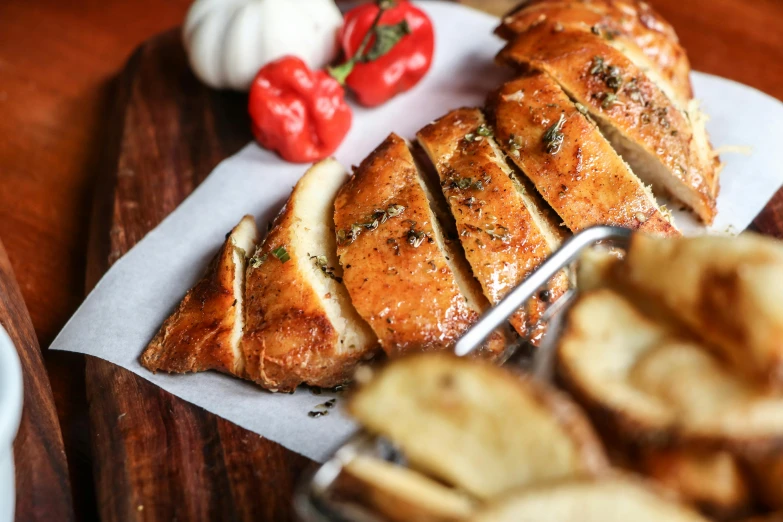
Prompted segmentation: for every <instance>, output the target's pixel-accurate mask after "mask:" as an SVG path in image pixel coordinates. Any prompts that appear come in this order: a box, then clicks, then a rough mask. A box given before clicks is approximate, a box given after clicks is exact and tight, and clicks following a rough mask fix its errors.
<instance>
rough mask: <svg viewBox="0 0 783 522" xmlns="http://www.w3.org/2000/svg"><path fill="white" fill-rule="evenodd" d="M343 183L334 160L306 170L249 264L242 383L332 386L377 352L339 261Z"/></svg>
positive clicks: (282, 386) (343, 176)
mask: <svg viewBox="0 0 783 522" xmlns="http://www.w3.org/2000/svg"><path fill="white" fill-rule="evenodd" d="M347 179H348V173H347V172H346V171H345V169H344V168H343V167H342V166H340V164H339V163H337V162H336V161H335V160H333V159H327V160H324V161H321V162H320V163H317V164H316V165H314V166H313V167H312V168H310V169H309V170H308V171H307V172H306V173H305V175H304V176H303V177H302V178H301V179H300V180H299V182H298V183H297V184H296V187H294V190H293V192H292V193H291V196H290V198H289V199H288V202H287V203H286V205H285V207H284V208H283V210H282V211H281V213H280V214H279V215H278V217H277V218H276V219H275V221H274V223H273V224H272V229H271V230H270V232H269V234H268V235H267V237H266V239H265V240H264V242H263V244H262V245H261V246H260V247H259V248H258V250H257V251H256V253H255V255H254V256H253V258H251V259H250V261H249V263H248V270H247V278H246V288H245V302H246V313H247V315H246V330H245V337H244V339H243V341H242V350H243V352H244V355H245V360H246V365H245V377H246V378H248V379H251V380H253V381H255V382H256V383H258V384H260V385H261V386H263V387H264V388H267V389H269V390H273V391H292V390H293V389H295V388H296V387H297V386H298V385H299V384H302V383H307V384H310V385H313V386H322V387H332V386H335V385H337V384H340V383H342V382H345V381H347V380H350V378H351V376H352V375H353V370H354V367H355V365H356V364H357V363H358V362H360V361H362V360H364V359H367V358H368V357H371V356H372V355H373V354H374V353H375V352H376V350H377V348H378V341H377V338H376V337H375V334H373V332H372V330H371V329H370V327H369V325H367V323H365V322H364V320H363V319H362V318H361V317H360V316H359V314H358V313H357V312H356V309H355V308H354V307H353V305H352V304H351V300H350V298H349V296H348V291H347V290H346V288H345V286H344V285H343V284H342V271H341V269H340V266H339V263H338V261H337V246H336V244H335V230H334V221H333V209H334V199H335V196H336V194H337V191H338V189H339V188H340V186H341V185H342V184H343V183H345V181H347Z"/></svg>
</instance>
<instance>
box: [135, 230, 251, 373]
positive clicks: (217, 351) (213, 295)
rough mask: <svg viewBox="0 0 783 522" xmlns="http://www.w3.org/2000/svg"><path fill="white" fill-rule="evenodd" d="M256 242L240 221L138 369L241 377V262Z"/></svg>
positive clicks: (243, 273)
mask: <svg viewBox="0 0 783 522" xmlns="http://www.w3.org/2000/svg"><path fill="white" fill-rule="evenodd" d="M256 241H257V232H256V223H255V221H254V220H253V217H252V216H245V217H243V218H242V221H240V222H239V224H238V225H237V226H236V227H234V229H233V230H232V231H231V232H230V233H229V234H228V236H226V241H225V242H224V243H223V246H222V247H221V248H220V251H219V252H218V253H217V255H216V256H215V257H214V258H213V259H212V262H211V263H210V264H209V267H208V268H207V272H206V274H204V277H203V278H202V279H201V280H200V281H199V282H198V283H196V286H194V287H193V288H192V289H191V290H190V291H189V292H188V293H187V294H186V295H185V298H184V299H183V300H182V302H181V303H180V304H179V306H178V307H177V310H176V311H175V312H174V313H173V314H172V315H171V317H169V318H168V319H166V321H165V322H164V323H163V326H161V328H160V331H159V332H158V333H157V335H156V336H155V338H154V339H152V341H151V342H150V344H149V346H147V348H146V349H145V350H144V353H142V355H141V364H142V366H144V367H145V368H147V369H148V370H151V371H153V372H156V371H164V372H170V373H187V372H203V371H206V370H218V371H221V372H224V373H229V374H233V375H239V374H241V373H242V371H243V366H244V364H243V358H242V355H241V351H240V340H241V339H242V328H243V293H242V291H243V288H244V279H245V264H246V259H247V257H248V256H249V255H250V254H251V253H252V251H253V249H254V248H255V244H256Z"/></svg>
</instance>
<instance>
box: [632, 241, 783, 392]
mask: <svg viewBox="0 0 783 522" xmlns="http://www.w3.org/2000/svg"><path fill="white" fill-rule="evenodd" d="M620 278H621V282H623V283H628V284H630V286H631V287H633V288H634V289H636V290H637V291H639V292H641V293H643V294H644V295H645V297H647V298H649V299H653V300H655V301H657V302H659V303H661V304H663V305H665V306H666V307H667V308H668V309H669V310H670V311H672V312H673V313H674V314H676V315H677V316H678V317H680V318H681V319H682V321H683V322H685V323H686V324H687V325H688V326H690V327H691V328H692V329H693V330H694V332H696V333H698V335H700V336H702V337H703V338H705V339H706V340H707V341H709V342H710V343H712V344H713V345H714V347H715V349H716V351H717V353H718V354H719V355H720V356H721V357H722V358H724V359H725V360H726V361H727V362H728V363H730V364H731V366H732V368H735V369H736V370H738V371H740V372H741V373H743V374H744V375H746V376H747V377H748V378H750V379H752V380H754V381H756V382H760V383H763V384H768V385H770V387H773V388H774V387H777V388H780V387H781V386H782V385H783V299H781V298H780V296H783V245H781V244H780V243H779V242H777V241H774V240H772V239H769V238H763V237H761V236H757V235H753V234H743V235H741V236H739V237H736V238H725V237H715V236H704V237H695V238H688V239H679V240H673V241H658V240H656V239H655V238H651V237H647V236H644V235H637V236H635V237H634V238H633V240H632V241H631V246H630V249H629V251H628V255H627V256H626V261H625V263H623V264H622V266H621V267H620Z"/></svg>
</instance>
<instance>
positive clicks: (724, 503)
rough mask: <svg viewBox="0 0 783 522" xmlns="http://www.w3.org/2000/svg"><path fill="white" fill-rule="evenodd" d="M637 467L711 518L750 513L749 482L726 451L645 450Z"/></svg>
mask: <svg viewBox="0 0 783 522" xmlns="http://www.w3.org/2000/svg"><path fill="white" fill-rule="evenodd" d="M638 469H639V471H641V472H642V473H643V474H645V475H646V476H648V477H650V478H652V479H653V480H655V481H656V482H657V483H658V484H661V485H662V486H663V487H665V488H667V489H670V490H672V491H673V492H675V493H676V494H677V495H678V496H679V498H681V499H682V500H683V501H685V502H687V503H688V504H691V505H693V506H696V507H698V508H699V510H701V511H702V512H703V513H706V514H708V515H710V516H712V517H714V518H718V519H720V520H726V519H730V518H731V519H736V518H737V516H739V515H743V514H748V513H750V512H751V509H752V505H753V502H754V497H753V494H752V488H751V484H750V483H749V481H748V477H746V475H745V473H744V470H743V469H742V467H741V466H740V463H739V462H738V460H737V458H736V457H735V456H734V455H732V454H731V453H729V452H727V451H698V450H683V449H666V450H660V449H650V450H645V451H642V453H641V455H640V461H639V468H638Z"/></svg>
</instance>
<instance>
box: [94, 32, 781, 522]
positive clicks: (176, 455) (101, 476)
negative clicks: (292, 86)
mask: <svg viewBox="0 0 783 522" xmlns="http://www.w3.org/2000/svg"><path fill="white" fill-rule="evenodd" d="M245 103H246V100H245V97H244V96H242V95H238V94H232V93H222V92H215V91H213V90H210V89H207V88H206V87H204V86H202V84H200V83H199V82H198V81H197V80H196V79H195V78H194V77H193V75H192V74H191V72H190V70H189V68H188V66H187V62H186V58H185V54H184V52H183V49H182V46H181V43H180V39H179V32H178V31H171V32H168V33H165V34H163V35H160V36H158V37H156V38H154V39H152V40H150V41H148V42H147V43H146V44H144V45H143V46H142V47H141V48H140V49H139V50H138V51H137V52H136V53H135V54H134V56H133V57H132V58H131V60H130V61H129V63H128V65H127V67H126V68H125V70H124V72H123V73H122V75H121V77H120V79H119V87H118V92H117V97H116V110H115V114H113V115H112V117H111V120H110V121H111V122H112V125H111V126H110V129H111V130H110V133H109V135H108V136H107V138H108V142H107V143H108V144H109V145H108V147H107V149H106V161H105V166H104V173H105V175H104V177H103V179H102V180H101V183H102V184H101V186H99V187H98V189H97V195H96V200H95V209H94V214H93V220H92V228H91V244H90V251H89V262H88V277H87V281H88V289H89V288H92V286H94V284H95V283H96V282H97V281H98V279H99V278H100V276H101V275H102V274H103V273H104V272H105V271H106V270H107V269H108V268H109V266H111V264H112V263H113V262H114V261H116V260H117V259H118V258H119V257H120V256H122V255H123V254H125V253H126V252H127V251H128V250H129V249H130V248H131V247H133V245H134V244H136V242H137V241H139V240H140V239H141V238H142V237H143V236H144V235H145V234H146V233H147V232H149V231H150V230H151V229H152V228H154V227H155V226H156V225H157V224H158V223H159V222H160V221H161V220H162V219H163V218H164V217H165V216H166V215H168V214H169V213H170V212H171V211H173V210H174V209H175V208H176V207H177V205H178V204H179V203H180V202H181V201H182V200H183V199H184V198H185V197H186V196H187V195H188V194H189V193H190V192H191V191H192V190H193V189H194V188H195V187H196V186H197V185H198V184H199V183H200V182H201V181H203V180H204V178H205V177H206V176H207V175H208V174H209V172H210V171H211V170H212V169H213V168H214V167H215V166H216V165H217V163H218V162H219V161H221V160H222V159H224V158H226V157H228V156H229V155H231V154H233V153H235V152H237V151H238V150H239V149H240V148H241V147H242V146H243V145H245V144H246V143H247V142H248V141H250V140H251V135H250V133H249V131H248V129H249V125H248V121H247V115H246V111H245ZM782 223H783V196H782V195H781V193H778V195H777V196H776V198H775V199H774V202H773V203H772V204H771V205H770V206H769V207H768V208H767V209H766V210H765V211H764V212H763V213H762V215H761V216H760V217H759V218H758V219H757V220H756V222H755V225H754V226H755V227H756V228H757V229H758V230H760V231H762V232H765V233H768V234H772V235H777V236H778V237H781V235H783V234H781V232H783V227H781V224H782ZM107 335H111V332H107ZM86 379H87V394H88V399H89V402H90V419H91V436H92V445H93V458H94V462H95V464H94V468H95V469H94V471H95V481H96V489H97V496H98V509H99V513H100V515H101V519H102V520H103V521H105V522H113V521H137V520H138V521H141V520H144V521H167V522H168V521H172V520H177V521H185V520H198V521H213V520H220V521H229V520H242V521H251V520H252V521H254V522H259V521H275V522H278V521H283V520H289V519H291V518H292V512H291V498H292V495H293V489H294V486H295V484H296V482H297V479H298V478H299V476H300V474H301V472H302V471H303V469H305V467H306V466H307V465H308V463H309V461H308V460H307V459H305V458H304V457H301V456H299V455H296V454H294V453H292V452H290V451H287V450H285V449H284V448H283V447H281V446H280V445H278V444H276V443H274V442H270V441H268V440H265V439H263V438H261V437H259V436H258V435H256V434H254V433H251V432H248V431H246V430H244V429H242V428H239V427H237V426H236V425H234V424H232V423H230V422H228V421H225V420H223V419H220V418H218V417H217V416H215V415H212V414H210V413H207V412H205V411H204V410H202V409H200V408H198V407H196V406H193V405H191V404H189V403H186V402H185V401H183V400H180V399H178V398H176V397H174V396H172V395H170V394H169V393H167V392H165V391H163V390H161V389H159V388H157V387H155V386H153V385H152V384H150V383H148V382H147V381H145V380H143V379H141V378H140V377H137V376H135V375H134V374H132V373H130V372H128V371H126V370H123V369H121V368H119V367H117V366H114V365H112V364H109V363H107V362H104V361H101V360H98V359H94V358H90V357H88V361H87V368H86Z"/></svg>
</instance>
